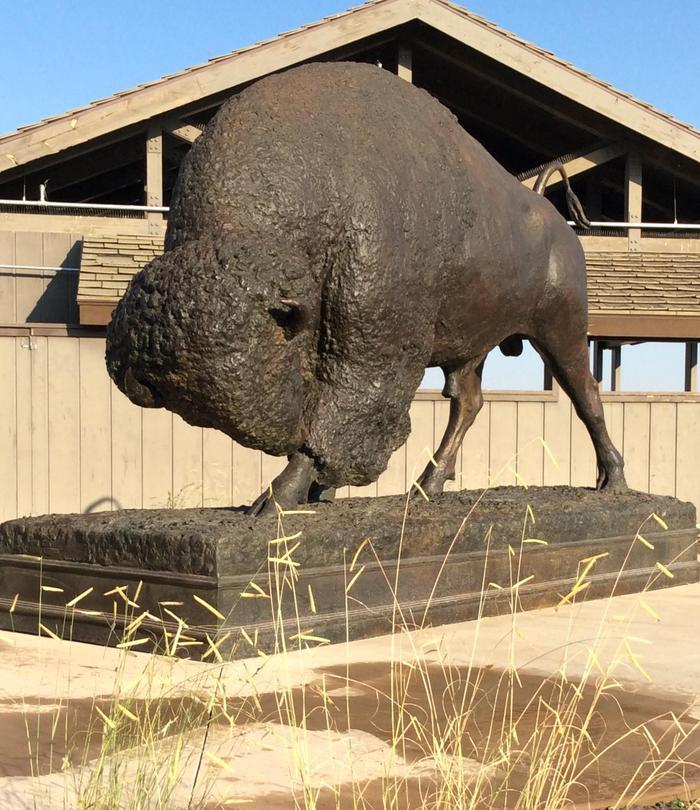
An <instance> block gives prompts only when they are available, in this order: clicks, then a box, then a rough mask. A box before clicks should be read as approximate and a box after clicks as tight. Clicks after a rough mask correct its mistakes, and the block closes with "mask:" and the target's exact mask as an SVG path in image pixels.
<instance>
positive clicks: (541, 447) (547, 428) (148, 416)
mask: <svg viewBox="0 0 700 810" xmlns="http://www.w3.org/2000/svg"><path fill="white" fill-rule="evenodd" d="M0 379H1V380H2V391H0V520H5V519H9V518H12V517H15V516H18V515H29V514H43V513H47V512H85V511H93V510H103V509H118V508H126V507H146V508H154V507H160V506H178V507H184V506H202V505H205V506H218V505H230V504H241V503H246V502H250V501H251V500H252V499H253V498H255V497H256V496H257V495H258V493H259V492H260V491H261V489H262V488H263V487H265V486H266V485H267V484H268V483H269V481H270V479H271V478H273V477H274V476H275V475H276V474H277V473H278V472H279V470H280V469H282V467H283V466H284V460H283V459H279V458H272V457H269V456H265V455H263V454H261V453H259V452H256V451H252V450H248V449H247V448H245V447H240V446H239V445H236V444H234V443H233V442H232V441H231V440H230V439H229V438H228V437H226V436H224V435H223V434H221V433H217V432H216V431H211V430H202V429H200V428H193V427H191V426H190V425H187V424H185V422H183V421H182V420H181V419H180V418H179V417H177V416H174V415H173V414H170V413H168V412H167V411H164V410H157V411H155V410H141V409H139V408H137V407H135V406H134V405H132V404H131V403H130V402H129V401H128V400H127V399H126V398H125V397H124V396H123V395H122V394H121V393H120V392H119V391H118V390H117V389H116V387H115V386H114V385H112V383H111V382H110V380H109V378H108V376H107V372H106V369H105V365H104V340H103V339H101V338H95V337H63V336H52V337H37V336H32V337H31V338H30V337H29V336H22V337H10V336H2V337H0ZM604 406H605V414H606V419H607V422H608V427H609V430H610V433H611V435H612V437H613V440H614V441H615V442H616V444H617V446H618V447H619V448H620V449H621V450H622V451H623V452H624V454H625V460H626V468H627V474H628V480H629V482H630V485H631V486H633V487H635V488H638V489H641V490H645V491H653V492H656V493H660V494H669V495H676V496H677V497H679V498H682V499H684V500H690V501H693V502H694V503H695V504H697V505H698V506H700V467H699V465H698V458H700V397H694V396H693V395H683V394H668V395H663V394H654V395H646V396H645V395H640V394H614V395H607V396H605V403H604ZM448 411H449V404H448V403H447V402H446V401H444V400H443V399H442V398H441V397H439V396H435V397H432V398H431V397H430V395H428V394H426V393H419V395H418V397H417V399H416V400H415V401H414V402H413V405H412V407H411V421H412V425H413V430H412V433H411V436H410V437H409V439H408V441H407V443H406V444H405V445H404V446H403V447H401V448H399V449H398V450H397V451H396V452H395V453H394V454H393V456H392V457H391V459H390V462H389V466H388V468H387V470H386V472H384V474H383V475H382V476H381V477H380V479H379V481H378V482H376V483H375V484H372V485H370V486H368V487H345V488H344V490H343V491H342V492H341V493H340V494H341V496H350V497H353V496H361V495H377V494H379V495H389V494H399V493H403V492H405V491H406V490H407V488H408V487H410V485H411V482H412V481H414V480H415V479H416V477H417V476H418V475H420V473H421V471H422V469H423V467H424V466H425V465H426V464H427V463H428V462H429V459H430V456H431V454H432V453H433V452H434V451H435V449H436V447H437V445H438V444H439V441H440V438H441V436H442V432H443V430H444V428H445V426H446V424H447V417H448ZM550 454H551V455H550ZM594 479H595V459H594V455H593V449H592V447H591V443H590V441H589V439H588V435H587V433H586V431H585V429H584V428H583V425H582V424H581V423H580V421H579V419H578V417H577V416H576V415H575V413H573V409H572V407H571V404H570V402H569V401H568V400H567V399H566V398H565V397H564V396H563V395H560V396H559V397H558V398H557V397H556V396H554V395H549V394H547V393H545V394H542V395H541V396H539V397H538V396H537V395H533V394H522V395H517V394H512V395H509V394H505V393H500V394H490V395H489V394H488V393H487V395H486V402H485V404H484V407H483V409H482V410H481V412H480V413H479V415H478V417H477V419H476V421H475V423H474V425H473V427H472V429H471V430H470V431H469V433H468V434H467V437H466V439H465V442H464V445H463V447H462V451H461V456H460V458H459V460H458V464H457V480H456V481H455V483H454V484H451V487H453V488H457V487H469V488H478V487H484V486H498V485H503V484H515V483H523V482H525V483H527V484H528V485H538V484H569V483H572V484H575V485H581V486H591V485H592V484H593V483H594Z"/></svg>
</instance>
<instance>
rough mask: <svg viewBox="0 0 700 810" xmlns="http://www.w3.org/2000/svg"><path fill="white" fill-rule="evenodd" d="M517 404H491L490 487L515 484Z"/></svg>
mask: <svg viewBox="0 0 700 810" xmlns="http://www.w3.org/2000/svg"><path fill="white" fill-rule="evenodd" d="M517 417H518V403H517V402H502V401H500V402H492V403H491V433H490V443H491V451H490V454H489V455H490V467H491V469H490V482H489V483H490V485H491V486H494V487H503V486H508V485H510V484H515V483H516V477H515V465H516V457H517V453H518V418H517Z"/></svg>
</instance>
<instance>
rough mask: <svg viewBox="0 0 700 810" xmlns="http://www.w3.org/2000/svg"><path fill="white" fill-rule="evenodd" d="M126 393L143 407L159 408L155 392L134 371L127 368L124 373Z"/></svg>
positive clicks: (136, 403)
mask: <svg viewBox="0 0 700 810" xmlns="http://www.w3.org/2000/svg"><path fill="white" fill-rule="evenodd" d="M124 393H125V394H126V395H127V396H128V397H129V399H130V400H131V401H132V402H133V403H134V404H135V405H139V406H140V407H142V408H157V407H159V403H158V401H157V399H156V396H155V395H154V392H153V391H152V390H151V389H150V388H149V387H148V386H147V385H144V384H143V383H142V382H139V381H138V380H137V379H136V377H135V376H134V372H133V371H132V370H131V369H130V368H127V370H126V374H124Z"/></svg>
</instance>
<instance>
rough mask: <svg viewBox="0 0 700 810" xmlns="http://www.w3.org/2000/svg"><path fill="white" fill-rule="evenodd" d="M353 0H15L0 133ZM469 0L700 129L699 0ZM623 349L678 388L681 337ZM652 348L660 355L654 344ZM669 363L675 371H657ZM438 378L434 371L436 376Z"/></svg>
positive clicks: (522, 378) (628, 369)
mask: <svg viewBox="0 0 700 810" xmlns="http://www.w3.org/2000/svg"><path fill="white" fill-rule="evenodd" d="M351 2H352V0H294V2H289V0H285V1H284V2H283V1H282V0H257V2H250V0H229V1H228V2H224V0H205V1H204V2H200V3H192V2H191V0H187V2H186V1H185V0H168V2H164V0H151V2H149V3H144V2H143V0H140V1H139V2H136V0H120V2H118V3H117V2H106V1H105V0H91V1H89V0H63V2H51V1H50V0H28V2H24V3H20V2H18V1H17V0H7V2H5V3H4V4H3V9H2V11H3V13H2V27H3V47H2V48H1V49H0V71H1V75H2V76H3V77H4V87H5V88H8V90H9V92H7V93H6V94H5V95H4V97H3V98H2V104H0V133H4V132H7V131H10V130H12V129H14V128H15V127H17V126H20V125H22V124H30V123H33V122H35V121H37V120H38V119H40V118H43V117H46V116H49V115H55V114H58V113H61V112H64V111H65V110H67V109H70V108H71V107H77V106H81V105H83V104H85V103H86V102H88V101H91V100H94V99H97V98H101V97H104V96H106V95H110V94H111V93H114V92H117V91H119V90H124V89H127V88H129V87H133V86H134V85H136V84H138V83H140V82H144V81H149V80H152V79H155V78H158V77H159V76H162V75H164V74H166V73H170V72H173V71H177V70H180V69H182V68H184V67H187V66H189V65H192V64H197V63H199V62H203V61H206V60H207V59H208V58H210V57H213V56H217V55H220V54H223V53H226V52H227V51H230V50H234V49H235V48H237V47H241V46H243V45H248V44H250V43H252V42H255V41H257V40H260V39H264V38H266V37H270V36H274V35H275V34H277V33H280V32H282V31H285V30H288V29H290V28H293V27H295V26H297V25H300V24H303V23H306V22H312V21H314V20H317V19H319V18H320V17H322V16H324V15H327V14H335V13H338V12H340V11H342V10H344V9H345V8H347V7H348V5H349V4H350V3H351ZM465 5H466V6H467V7H468V8H470V9H471V10H472V11H474V12H476V13H478V14H481V15H483V16H485V17H487V18H489V19H491V20H493V21H494V22H496V23H498V24H499V25H502V26H504V27H505V28H508V29H509V30H512V31H514V32H516V33H517V34H519V35H520V36H522V37H524V38H525V39H529V40H531V41H533V42H535V43H537V44H538V45H541V46H542V47H544V48H547V49H548V50H551V51H554V52H555V53H556V54H557V55H558V56H561V57H563V58H565V59H568V60H569V61H571V62H573V63H574V64H576V65H578V66H579V67H581V68H583V69H585V70H588V71H589V72H591V73H593V74H594V75H595V76H598V77H599V78H602V79H605V80H606V81H609V82H611V83H612V84H614V85H615V86H617V87H619V88H620V89H623V90H626V91H627V92H630V93H632V94H633V95H636V96H638V97H640V98H642V99H643V100H645V101H649V102H651V103H652V104H654V105H656V106H658V107H660V108H661V109H663V110H665V111H667V112H670V113H672V114H673V115H675V116H677V117H679V118H681V119H682V120H684V121H687V122H689V123H691V124H694V125H695V126H696V127H700V93H699V92H698V90H697V81H698V77H699V76H700V47H699V46H698V33H699V32H700V0H673V2H672V3H668V4H663V3H660V2H658V0H615V2H610V0H586V2H582V3H563V2H561V0H468V2H466V3H465ZM646 351H647V354H646V356H645V359H642V360H637V359H636V358H637V357H638V356H641V355H640V351H639V350H632V349H630V350H625V352H624V353H623V383H624V385H625V387H644V388H648V387H649V384H648V383H647V378H648V377H649V378H651V375H650V374H649V373H648V371H649V368H650V365H651V366H655V367H656V369H655V371H656V376H655V380H656V385H657V386H661V387H662V388H677V387H678V382H677V378H678V379H680V377H679V375H680V374H681V373H682V364H681V367H680V370H678V360H677V358H678V356H679V347H672V348H671V349H665V350H664V349H647V350H646ZM650 352H651V353H650ZM660 369H667V370H668V371H667V374H666V376H664V374H663V373H662V374H661V376H659V371H660ZM533 377H534V378H536V381H534V383H531V384H530V386H529V387H532V385H533V384H534V385H535V386H537V385H539V379H538V378H539V371H538V370H536V363H535V362H534V361H533V360H532V359H529V360H528V359H525V360H522V359H518V360H513V359H508V360H505V359H502V358H496V357H493V358H490V360H489V363H488V364H487V373H486V378H485V383H486V384H487V385H494V386H498V387H513V388H519V387H528V386H525V385H523V383H525V382H527V381H528V380H530V379H532V378H533ZM432 379H435V378H432Z"/></svg>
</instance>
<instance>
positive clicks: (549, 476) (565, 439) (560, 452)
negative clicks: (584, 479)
mask: <svg viewBox="0 0 700 810" xmlns="http://www.w3.org/2000/svg"><path fill="white" fill-rule="evenodd" d="M572 415H573V409H572V407H571V403H570V402H569V400H568V399H567V398H566V397H565V396H564V395H563V394H562V393H561V392H560V394H559V397H558V399H557V400H556V401H554V402H545V404H544V441H545V444H546V446H547V449H546V450H545V456H544V462H543V474H542V481H543V483H544V484H545V485H547V486H556V485H558V484H569V483H571V419H572Z"/></svg>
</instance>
